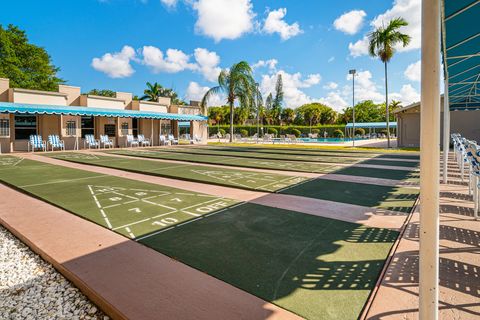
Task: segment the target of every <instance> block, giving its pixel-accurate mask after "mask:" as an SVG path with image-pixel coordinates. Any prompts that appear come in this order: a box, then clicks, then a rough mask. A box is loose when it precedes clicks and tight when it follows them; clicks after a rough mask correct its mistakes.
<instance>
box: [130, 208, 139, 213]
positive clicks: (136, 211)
mask: <svg viewBox="0 0 480 320" xmlns="http://www.w3.org/2000/svg"><path fill="white" fill-rule="evenodd" d="M128 211H133V212H134V213H140V212H142V210H140V208H132V209H128Z"/></svg>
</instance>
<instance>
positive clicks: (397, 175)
mask: <svg viewBox="0 0 480 320" xmlns="http://www.w3.org/2000/svg"><path fill="white" fill-rule="evenodd" d="M104 152H105V153H113V154H119V155H127V156H134V157H141V158H142V157H143V158H153V159H165V160H178V161H187V162H194V163H205V164H216V165H222V166H236V167H246V168H258V169H271V170H280V171H293V172H312V173H338V174H346V175H353V176H363V177H372V178H383V179H393V180H409V181H412V182H413V181H417V180H418V178H419V175H418V172H416V171H414V170H396V169H383V168H382V169H379V168H362V167H348V166H347V167H346V166H343V165H335V164H334V163H330V164H327V163H315V162H301V161H282V160H263V159H251V158H250V159H249V158H241V157H231V156H213V155H203V154H188V153H177V152H165V151H163V150H146V149H143V150H142V149H135V150H128V149H123V150H113V151H104ZM349 169H352V170H349Z"/></svg>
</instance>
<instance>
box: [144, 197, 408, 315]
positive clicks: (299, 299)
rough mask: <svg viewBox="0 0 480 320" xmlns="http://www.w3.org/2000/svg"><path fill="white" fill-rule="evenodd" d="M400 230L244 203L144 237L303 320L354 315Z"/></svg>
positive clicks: (156, 245) (176, 257)
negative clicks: (220, 212)
mask: <svg viewBox="0 0 480 320" xmlns="http://www.w3.org/2000/svg"><path fill="white" fill-rule="evenodd" d="M397 235H398V233H397V232H395V231H389V230H386V229H377V228H367V227H364V226H361V225H358V224H354V223H347V222H342V221H337V220H332V219H327V218H320V217H315V216H310V215H305V214H301V213H297V212H292V211H286V210H281V209H275V208H269V207H264V206H260V205H254V204H244V205H241V206H238V207H235V208H233V209H230V210H227V211H225V212H222V214H217V215H213V216H211V217H209V218H207V219H203V220H201V221H198V222H197V221H196V222H195V223H191V224H188V225H185V226H183V227H182V228H176V229H172V230H170V231H168V232H164V233H161V234H158V235H155V236H152V237H148V238H146V239H143V240H142V241H141V242H142V243H144V244H146V245H147V246H149V247H152V248H154V249H156V250H158V251H160V252H163V253H165V254H167V255H169V256H171V257H174V258H175V259H178V260H180V261H182V262H184V263H186V264H188V265H190V266H193V267H194V268H197V269H200V270H202V271H204V272H206V273H208V274H210V275H212V276H214V277H216V278H218V279H221V280H223V281H225V282H228V283H230V284H232V285H234V286H236V287H238V288H240V289H243V290H245V291H247V292H250V293H252V294H254V295H256V296H259V297H261V298H263V299H265V300H267V301H272V302H273V303H275V304H277V305H279V306H281V307H283V308H285V309H288V310H290V311H292V312H295V313H297V314H298V315H300V316H302V317H305V318H307V319H342V320H348V319H357V318H358V316H359V313H360V312H361V310H362V308H363V306H364V304H365V302H366V300H367V299H368V296H369V294H370V292H371V290H372V289H373V288H374V286H375V282H376V280H377V278H378V276H379V273H380V271H381V269H382V267H383V264H384V261H385V258H386V257H387V255H388V252H389V250H390V248H391V246H392V244H393V242H394V241H395V239H396V237H397Z"/></svg>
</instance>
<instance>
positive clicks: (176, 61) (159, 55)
mask: <svg viewBox="0 0 480 320" xmlns="http://www.w3.org/2000/svg"><path fill="white" fill-rule="evenodd" d="M142 55H143V64H145V65H146V66H148V67H150V68H151V69H152V71H153V72H154V73H159V72H166V73H176V72H180V71H183V70H185V69H193V68H194V65H193V64H191V63H190V62H189V60H190V57H189V56H188V55H187V54H185V53H184V52H183V51H181V50H177V49H168V50H167V54H166V56H164V54H163V52H162V50H160V49H159V48H157V47H153V46H144V47H143V49H142Z"/></svg>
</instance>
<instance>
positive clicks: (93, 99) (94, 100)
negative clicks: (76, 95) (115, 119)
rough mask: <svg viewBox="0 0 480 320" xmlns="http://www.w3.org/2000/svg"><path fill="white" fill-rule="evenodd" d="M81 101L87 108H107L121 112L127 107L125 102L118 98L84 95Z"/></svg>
mask: <svg viewBox="0 0 480 320" xmlns="http://www.w3.org/2000/svg"><path fill="white" fill-rule="evenodd" d="M80 100H81V103H82V105H83V106H86V107H93V108H106V109H116V110H119V109H120V110H124V109H125V107H126V103H125V100H124V99H118V98H110V97H100V96H92V95H87V96H85V95H82V96H81V98H80Z"/></svg>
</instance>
